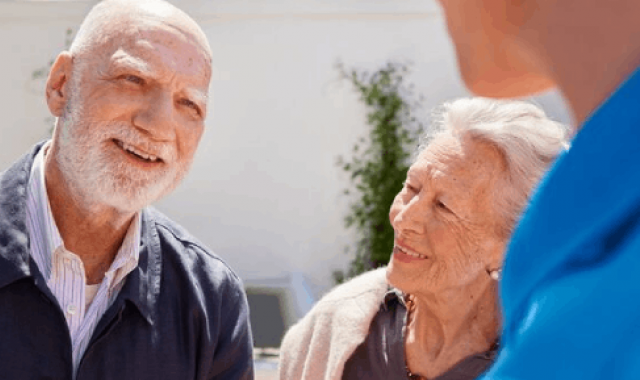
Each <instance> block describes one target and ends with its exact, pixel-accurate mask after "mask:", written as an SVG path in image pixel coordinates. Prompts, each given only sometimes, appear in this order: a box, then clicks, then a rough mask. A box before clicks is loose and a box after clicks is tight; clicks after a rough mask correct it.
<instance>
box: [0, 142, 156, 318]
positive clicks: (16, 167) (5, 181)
mask: <svg viewBox="0 0 640 380" xmlns="http://www.w3.org/2000/svg"><path fill="white" fill-rule="evenodd" d="M45 143H46V141H43V142H41V143H38V144H37V145H36V146H35V147H34V148H33V149H32V150H31V151H30V152H29V153H27V154H26V155H24V156H23V157H21V158H20V159H19V160H18V161H17V162H16V163H15V164H13V165H12V166H11V167H10V168H8V169H7V170H6V171H4V172H2V173H0V288H2V287H4V286H7V285H9V284H11V283H13V282H15V281H18V280H20V279H23V278H27V277H41V276H35V275H34V274H35V273H37V269H36V268H37V266H36V265H35V263H33V265H31V261H32V259H31V254H30V241H29V232H28V230H27V225H26V204H27V186H28V184H29V177H30V173H31V167H32V166H33V161H34V159H35V157H36V155H37V153H38V151H39V150H40V149H41V148H42V146H43V145H44V144H45ZM141 222H142V228H141V234H140V244H141V247H140V258H139V261H138V267H137V268H135V269H134V270H133V271H132V272H131V273H130V274H129V275H128V276H127V279H126V282H125V285H124V287H123V288H122V290H121V291H120V294H119V295H118V299H123V300H128V301H130V302H131V303H132V304H133V305H135V306H136V308H137V309H138V310H139V311H140V314H142V316H143V317H144V318H145V319H146V320H147V321H148V322H149V323H150V324H153V323H154V320H155V312H154V310H155V309H154V305H155V303H156V300H157V298H158V295H159V293H160V276H161V267H162V258H161V250H160V239H159V237H158V231H157V228H156V223H155V220H154V219H153V217H152V215H151V213H150V212H148V210H146V209H145V210H143V211H142V217H141ZM38 275H39V273H38ZM117 302H118V301H117V300H116V302H115V303H117Z"/></svg>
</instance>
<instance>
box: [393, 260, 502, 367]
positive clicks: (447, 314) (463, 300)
mask: <svg viewBox="0 0 640 380" xmlns="http://www.w3.org/2000/svg"><path fill="white" fill-rule="evenodd" d="M410 297H411V299H412V301H413V302H411V301H410V302H409V303H408V306H409V305H411V303H413V305H412V306H413V307H412V308H411V310H407V313H408V315H407V326H406V331H405V353H406V358H407V366H408V368H409V369H410V370H411V372H412V373H417V374H420V375H422V376H426V377H428V378H431V377H435V376H438V375H440V374H442V373H443V372H446V371H447V370H448V369H449V368H451V367H452V366H453V365H455V364H456V363H458V362H459V361H460V360H462V359H464V358H465V357H467V356H469V355H473V354H475V353H480V352H485V351H487V350H489V349H490V347H491V345H492V344H493V343H494V342H495V341H496V339H497V337H498V332H499V329H500V317H499V315H500V311H499V307H498V302H497V300H498V295H497V286H496V282H495V281H493V280H491V279H490V278H489V276H488V275H486V274H484V273H482V274H481V275H480V276H479V278H478V279H477V280H476V281H474V282H473V283H471V284H468V285H467V286H465V287H464V288H459V289H455V290H451V291H445V292H440V293H439V294H437V295H426V294H414V295H411V296H410Z"/></svg>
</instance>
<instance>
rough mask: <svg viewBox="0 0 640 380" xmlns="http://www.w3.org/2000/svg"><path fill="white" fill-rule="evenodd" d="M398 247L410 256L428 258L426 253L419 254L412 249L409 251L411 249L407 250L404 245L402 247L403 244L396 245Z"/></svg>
mask: <svg viewBox="0 0 640 380" xmlns="http://www.w3.org/2000/svg"><path fill="white" fill-rule="evenodd" d="M396 247H397V248H398V249H399V250H401V251H402V253H404V254H407V255H409V256H412V257H415V258H418V259H426V258H427V256H425V255H421V254H419V253H415V252H411V251H409V250H407V249H405V248H402V247H401V246H399V245H396Z"/></svg>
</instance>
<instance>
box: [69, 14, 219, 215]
mask: <svg viewBox="0 0 640 380" xmlns="http://www.w3.org/2000/svg"><path fill="white" fill-rule="evenodd" d="M141 17H142V16H141ZM136 22H137V24H136V25H137V27H136V28H135V33H134V34H135V36H132V35H128V34H127V33H129V32H127V30H131V28H123V30H124V31H123V32H122V34H123V35H122V36H120V37H119V38H112V39H110V40H109V41H107V42H106V43H105V46H102V47H101V49H100V50H101V51H100V54H89V55H88V56H87V57H83V59H84V61H83V62H82V63H80V62H76V67H75V68H74V72H73V77H72V78H71V82H70V84H69V86H70V88H69V93H70V95H69V100H68V103H67V107H66V108H65V111H64V115H63V116H62V117H61V127H62V129H61V131H60V141H59V144H60V148H61V149H60V153H59V157H58V162H59V164H60V167H61V169H62V171H63V173H65V177H66V179H67V181H68V182H69V184H70V185H71V186H73V187H74V188H75V189H77V190H78V191H77V193H78V194H80V195H81V196H82V198H83V200H84V201H85V202H89V203H98V204H104V205H110V206H113V207H115V208H116V209H119V210H122V211H137V210H139V209H141V208H142V207H144V206H146V205H148V204H149V203H151V202H153V201H155V200H157V199H158V198H160V197H162V196H163V195H165V194H167V193H168V192H170V191H171V190H172V189H173V188H175V186H177V185H178V183H179V182H180V181H181V180H182V178H183V177H184V176H185V174H186V173H187V171H188V169H189V167H190V165H191V162H192V160H193V156H194V153H195V150H196V148H197V145H198V142H199V140H200V137H201V135H202V132H203V129H204V118H205V115H206V93H207V90H208V83H209V75H208V61H207V58H206V52H204V51H203V49H202V48H201V46H200V45H198V43H197V42H195V40H194V39H190V38H188V36H185V34H184V32H182V31H179V30H176V27H175V26H173V25H164V24H162V23H161V22H158V21H157V20H156V19H151V20H150V21H149V22H144V20H137V21H136Z"/></svg>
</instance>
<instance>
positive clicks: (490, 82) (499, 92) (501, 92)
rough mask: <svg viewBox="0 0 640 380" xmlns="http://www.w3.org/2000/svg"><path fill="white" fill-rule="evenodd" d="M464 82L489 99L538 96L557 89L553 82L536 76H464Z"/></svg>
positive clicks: (474, 91)
mask: <svg viewBox="0 0 640 380" xmlns="http://www.w3.org/2000/svg"><path fill="white" fill-rule="evenodd" d="M505 74H506V73H505ZM463 80H464V82H465V84H466V86H467V88H468V89H469V91H471V92H472V93H474V94H475V95H477V96H484V97H488V98H522V97H527V96H533V95H538V94H540V93H542V92H545V91H549V90H551V89H553V88H554V87H555V83H553V82H552V81H550V80H548V79H547V78H544V77H541V76H538V75H534V74H521V75H519V76H510V75H502V76H498V75H493V76H484V77H469V76H464V75H463Z"/></svg>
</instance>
